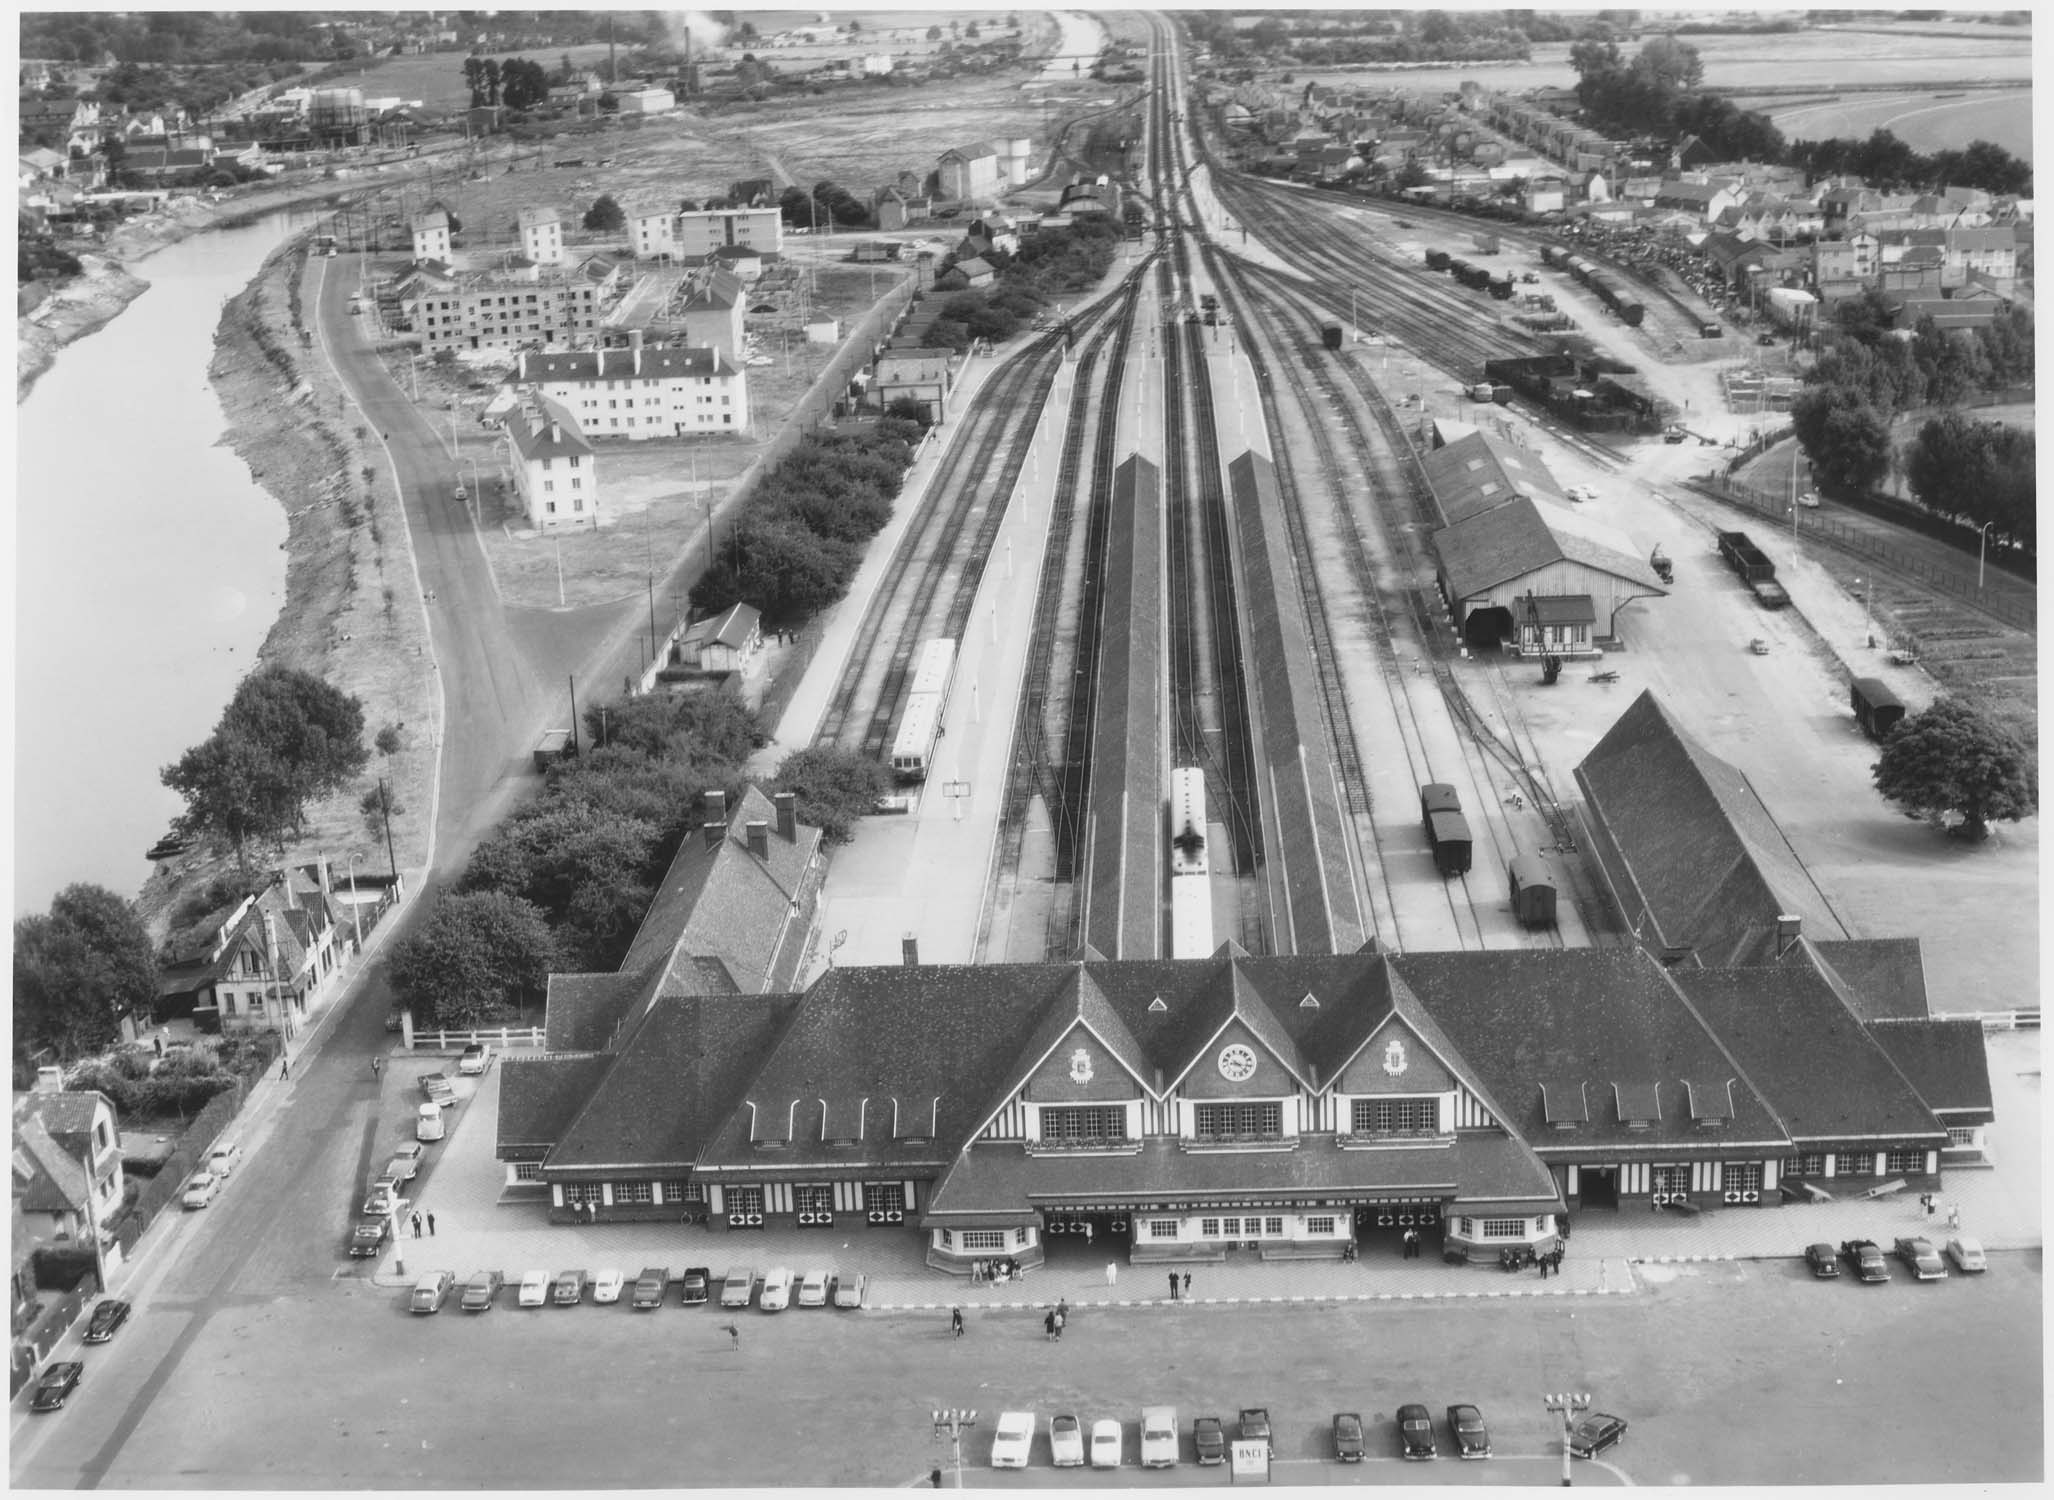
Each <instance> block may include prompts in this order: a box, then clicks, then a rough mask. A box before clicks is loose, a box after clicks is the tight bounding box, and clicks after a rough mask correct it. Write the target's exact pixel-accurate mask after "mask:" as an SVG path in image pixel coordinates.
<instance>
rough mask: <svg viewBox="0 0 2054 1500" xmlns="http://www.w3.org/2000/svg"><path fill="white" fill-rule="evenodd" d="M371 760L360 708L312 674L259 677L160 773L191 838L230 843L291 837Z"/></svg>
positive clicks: (278, 671)
mask: <svg viewBox="0 0 2054 1500" xmlns="http://www.w3.org/2000/svg"><path fill="white" fill-rule="evenodd" d="M370 758H371V752H370V750H369V749H368V748H367V747H366V746H365V744H364V705H363V704H362V702H361V701H359V700H358V699H356V698H354V697H352V696H349V695H348V694H345V693H342V692H340V691H339V690H337V689H335V688H333V687H330V686H329V685H328V684H327V683H325V682H323V681H322V680H321V679H320V678H318V677H315V676H313V675H312V674H311V673H307V672H301V671H298V670H296V669H294V668H290V667H277V666H273V667H263V668H260V669H259V670H257V671H255V672H252V673H251V674H250V675H249V676H247V677H245V678H244V679H243V680H242V682H241V683H240V684H239V685H238V686H237V687H236V690H235V696H234V697H233V698H232V699H230V700H229V704H228V707H227V708H226V709H224V710H222V714H221V718H220V721H219V722H218V723H217V724H216V725H215V726H214V732H213V734H211V735H210V736H208V738H207V739H206V740H205V741H203V742H202V743H200V744H198V745H195V746H194V747H193V748H192V749H190V750H188V751H186V753H185V754H184V755H183V756H181V757H180V758H179V759H178V760H177V761H176V762H175V763H173V764H172V765H169V766H166V767H165V768H164V770H163V773H162V776H163V781H164V784H165V785H166V786H168V787H170V788H171V789H172V790H173V791H175V792H177V793H178V794H179V795H180V796H181V797H183V798H184V799H185V803H186V811H185V815H184V816H183V817H182V818H181V819H180V820H179V821H180V825H181V827H182V828H184V829H185V830H187V831H188V832H193V833H205V834H209V835H212V836H214V837H217V838H222V839H225V840H227V842H228V843H229V844H230V845H231V846H232V847H233V848H234V850H235V852H236V857H237V859H238V860H240V859H242V858H243V855H244V852H245V845H246V844H247V843H248V842H249V841H250V840H251V839H254V838H265V837H268V838H282V837H283V836H284V834H285V833H287V832H288V831H292V832H297V831H298V829H299V827H300V826H301V824H302V822H303V821H304V818H305V813H306V804H307V803H308V802H309V801H311V800H312V799H314V798H316V797H322V796H326V795H327V794H328V793H330V792H334V791H339V790H341V789H342V788H343V787H344V786H347V785H348V784H349V783H350V782H351V781H353V780H355V779H356V777H357V776H358V774H360V773H361V772H362V771H363V769H364V766H365V765H366V764H367V763H368V762H369V760H370Z"/></svg>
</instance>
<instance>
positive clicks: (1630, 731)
mask: <svg viewBox="0 0 2054 1500" xmlns="http://www.w3.org/2000/svg"><path fill="white" fill-rule="evenodd" d="M1576 781H1577V784H1578V785H1579V786H1580V787H1581V788H1582V789H1583V792H1584V796H1585V798H1586V799H1587V801H1588V803H1589V807H1590V812H1591V816H1592V818H1593V819H1594V821H1595V822H1596V823H1597V825H1598V827H1599V829H1600V830H1601V832H1602V835H1603V838H1604V839H1605V840H1608V841H1609V842H1610V843H1611V844H1612V845H1613V846H1614V847H1615V848H1616V849H1617V850H1618V853H1619V856H1620V859H1621V861H1623V866H1624V868H1623V870H1619V869H1609V870H1608V873H1610V874H1611V875H1612V877H1613V880H1614V884H1615V887H1616V888H1617V889H1618V895H1619V897H1620V900H1621V902H1622V904H1623V905H1624V906H1625V907H1626V917H1627V921H1628V923H1629V925H1631V926H1633V928H1634V929H1635V932H1636V933H1637V935H1638V936H1640V937H1641V938H1642V939H1643V940H1645V941H1651V942H1659V943H1661V944H1664V945H1666V946H1670V947H1688V948H1690V949H1692V950H1694V957H1695V961H1696V962H1698V963H1701V964H1704V965H1707V966H1723V965H1728V964H1752V963H1762V962H1766V961H1768V960H1769V959H1770V958H1772V957H1773V954H1774V949H1775V946H1776V919H1777V917H1778V916H1780V915H1783V914H1785V913H1789V914H1793V915H1796V916H1799V917H1801V918H1802V919H1803V921H1804V930H1805V931H1806V932H1808V933H1809V934H1810V935H1812V936H1813V937H1819V938H1838V937H1845V936H1846V935H1847V934H1846V931H1845V929H1844V928H1843V927H1842V926H1841V923H1840V920H1839V918H1838V916H1837V915H1836V914H1835V913H1834V911H1833V910H1832V908H1831V906H1830V905H1828V904H1827V902H1826V899H1825V897H1824V896H1823V895H1822V894H1821V893H1820V892H1819V890H1818V888H1817V887H1816V886H1814V885H1813V884H1812V881H1811V878H1810V876H1809V875H1808V874H1806V872H1805V869H1804V866H1803V864H1802V863H1801V862H1800V861H1799V860H1798V858H1797V855H1796V853H1795V852H1794V851H1793V850H1792V849H1791V848H1790V845H1789V842H1788V840H1786V839H1785V838H1784V836H1783V830H1782V829H1781V828H1779V827H1778V826H1777V825H1776V821H1775V819H1774V818H1773V817H1771V816H1770V815H1769V810H1768V809H1767V808H1766V807H1764V806H1763V805H1762V801H1761V798H1760V797H1758V796H1756V795H1755V790H1754V788H1753V786H1752V785H1750V784H1749V782H1748V779H1747V777H1746V776H1745V775H1744V774H1743V773H1742V772H1741V771H1740V770H1739V769H1738V768H1737V767H1735V766H1732V765H1729V764H1728V763H1727V762H1725V761H1723V760H1721V759H1719V758H1718V757H1717V756H1715V755H1713V754H1712V753H1711V752H1709V751H1708V750H1706V749H1705V748H1704V747H1703V746H1701V745H1699V744H1698V743H1697V742H1696V741H1695V740H1693V739H1692V738H1691V737H1690V736H1689V735H1687V734H1685V733H1684V731H1683V729H1682V727H1681V726H1680V725H1678V724H1677V723H1676V721H1675V720H1674V719H1673V718H1672V717H1670V715H1669V712H1668V710H1667V709H1665V708H1663V707H1662V705H1661V703H1660V702H1659V701H1658V700H1657V699H1656V697H1655V696H1654V694H1653V693H1652V692H1643V693H1642V694H1641V695H1640V697H1638V698H1637V699H1635V700H1634V702H1633V704H1632V706H1631V707H1629V708H1628V709H1627V710H1626V712H1625V713H1623V714H1621V715H1620V716H1619V719H1618V722H1616V723H1615V724H1613V726H1612V727H1611V729H1610V730H1608V731H1607V732H1606V734H1605V736H1604V738H1603V739H1601V740H1599V741H1598V743H1597V746H1596V747H1595V748H1594V749H1593V750H1592V751H1591V752H1590V754H1589V755H1587V756H1585V757H1584V759H1583V762H1582V763H1581V764H1580V765H1578V766H1577V768H1576ZM1650 927H1651V929H1652V930H1648V929H1649V928H1650Z"/></svg>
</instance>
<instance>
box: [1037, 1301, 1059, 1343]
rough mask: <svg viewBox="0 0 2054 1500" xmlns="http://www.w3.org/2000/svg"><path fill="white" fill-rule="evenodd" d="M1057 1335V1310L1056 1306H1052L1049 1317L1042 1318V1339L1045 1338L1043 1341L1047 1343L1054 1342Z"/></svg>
mask: <svg viewBox="0 0 2054 1500" xmlns="http://www.w3.org/2000/svg"><path fill="white" fill-rule="evenodd" d="M1055 1336H1056V1310H1055V1309H1054V1308H1052V1307H1051V1308H1050V1309H1049V1310H1048V1316H1047V1317H1045V1318H1043V1319H1042V1320H1041V1337H1042V1340H1043V1342H1045V1343H1052V1342H1054V1340H1055Z"/></svg>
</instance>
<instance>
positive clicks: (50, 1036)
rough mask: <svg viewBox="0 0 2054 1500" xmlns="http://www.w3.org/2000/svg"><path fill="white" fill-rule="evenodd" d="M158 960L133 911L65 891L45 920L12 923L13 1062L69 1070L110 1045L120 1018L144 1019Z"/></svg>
mask: <svg viewBox="0 0 2054 1500" xmlns="http://www.w3.org/2000/svg"><path fill="white" fill-rule="evenodd" d="M156 995H157V957H156V954H155V952H154V951H153V950H152V948H151V946H150V935H149V933H148V931H147V930H145V928H144V926H143V922H142V918H141V917H139V916H138V915H137V914H136V909H135V906H134V904H133V903H131V902H128V901H125V900H123V899H122V898H121V897H119V896H117V895H115V894H114V892H112V891H110V890H108V889H107V888H106V887H105V886H100V885H91V884H85V883H81V884H78V885H68V886H66V887H65V888H64V889H63V890H61V891H59V892H58V893H57V895H56V896H55V897H54V898H53V899H52V900H51V902H50V910H49V911H48V912H47V913H35V914H32V915H29V916H25V917H17V918H15V921H14V1059H15V1064H16V1067H17V1070H19V1069H20V1068H21V1067H22V1066H23V1065H25V1064H27V1063H32V1062H38V1061H48V1060H52V1059H54V1060H56V1061H59V1062H69V1061H71V1060H72V1059H74V1058H77V1057H81V1056H84V1055H85V1054H87V1053H91V1052H97V1051H99V1050H101V1049H102V1048H105V1047H107V1046H109V1045H111V1044H112V1043H113V1042H114V1041H115V1039H116V1038H117V1037H118V1036H119V1035H120V1033H121V1021H122V1018H123V1017H124V1016H129V1015H139V1016H141V1017H143V1018H145V1019H147V1018H148V1017H149V1016H150V1015H151V1014H152V1006H153V1005H154V1003H155V1000H156Z"/></svg>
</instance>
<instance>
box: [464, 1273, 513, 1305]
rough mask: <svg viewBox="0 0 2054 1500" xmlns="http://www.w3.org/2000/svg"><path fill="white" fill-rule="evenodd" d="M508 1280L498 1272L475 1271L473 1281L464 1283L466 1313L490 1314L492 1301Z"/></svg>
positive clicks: (472, 1275) (472, 1276)
mask: <svg viewBox="0 0 2054 1500" xmlns="http://www.w3.org/2000/svg"><path fill="white" fill-rule="evenodd" d="M505 1284H506V1278H505V1277H504V1276H502V1275H500V1274H499V1273H498V1272H497V1271H474V1272H473V1273H472V1274H471V1279H470V1280H469V1281H467V1282H465V1283H464V1300H463V1309H464V1311H465V1312H489V1311H490V1310H491V1308H492V1299H493V1298H495V1297H497V1296H498V1295H499V1289H500V1287H502V1286H504V1285H505Z"/></svg>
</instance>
